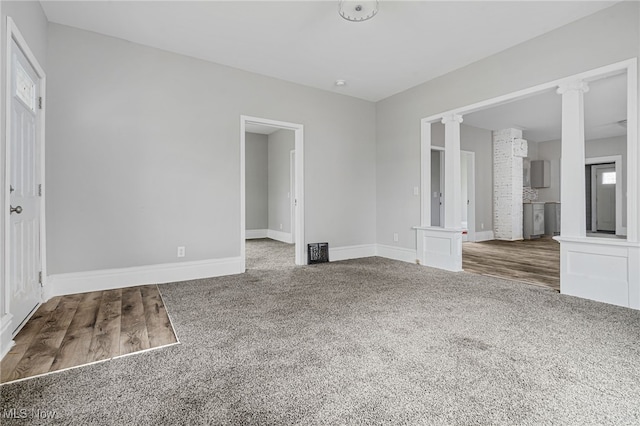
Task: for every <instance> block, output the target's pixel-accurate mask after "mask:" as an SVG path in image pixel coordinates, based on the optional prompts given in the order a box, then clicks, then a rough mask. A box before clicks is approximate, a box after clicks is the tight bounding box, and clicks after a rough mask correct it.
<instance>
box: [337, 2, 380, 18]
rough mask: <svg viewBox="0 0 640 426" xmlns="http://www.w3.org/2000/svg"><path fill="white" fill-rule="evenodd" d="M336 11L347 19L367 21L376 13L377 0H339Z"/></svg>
mask: <svg viewBox="0 0 640 426" xmlns="http://www.w3.org/2000/svg"><path fill="white" fill-rule="evenodd" d="M338 13H339V14H340V16H342V17H343V18H344V19H346V20H347V21H351V22H362V21H368V20H369V19H371V18H373V17H374V16H376V14H377V13H378V0H361V1H352V0H341V1H340V3H339V6H338Z"/></svg>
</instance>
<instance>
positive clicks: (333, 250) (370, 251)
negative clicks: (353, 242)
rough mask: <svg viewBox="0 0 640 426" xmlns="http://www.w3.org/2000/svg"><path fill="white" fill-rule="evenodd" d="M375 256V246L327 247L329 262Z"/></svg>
mask: <svg viewBox="0 0 640 426" xmlns="http://www.w3.org/2000/svg"><path fill="white" fill-rule="evenodd" d="M375 255H376V245H375V244H362V245H357V246H344V247H329V260H330V261H331V262H335V261H339V260H347V259H360V258H362V257H371V256H375Z"/></svg>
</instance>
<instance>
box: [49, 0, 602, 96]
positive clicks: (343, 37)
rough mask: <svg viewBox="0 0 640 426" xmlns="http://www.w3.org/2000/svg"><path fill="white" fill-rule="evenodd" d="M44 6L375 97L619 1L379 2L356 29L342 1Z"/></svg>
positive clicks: (64, 18) (81, 20) (62, 17)
mask: <svg viewBox="0 0 640 426" xmlns="http://www.w3.org/2000/svg"><path fill="white" fill-rule="evenodd" d="M41 3H42V6H43V9H44V11H45V13H46V15H47V18H48V19H49V21H51V22H55V23H59V24H63V25H69V26H72V27H77V28H81V29H85V30H89V31H94V32H97V33H101V34H105V35H109V36H113V37H118V38H121V39H125V40H128V41H132V42H136V43H140V44H144V45H148V46H153V47H156V48H160V49H164V50H168V51H171V52H176V53H181V54H184V55H189V56H193V57H196V58H200V59H205V60H208V61H212V62H216V63H219V64H224V65H228V66H232V67H236V68H239V69H243V70H247V71H252V72H256V73H259V74H263V75H268V76H271V77H276V78H279V79H283V80H287V81H291V82H295V83H299V84H303V85H307V86H311V87H316V88H319V89H323V90H329V91H332V92H338V93H343V94H345V95H349V96H354V97H358V98H362V99H366V100H369V101H378V100H380V99H384V98H386V97H388V96H391V95H393V94H395V93H398V92H401V91H403V90H406V89H409V88H411V87H413V86H415V85H418V84H420V83H423V82H425V81H428V80H430V79H433V78H435V77H437V76H440V75H443V74H446V73H447V72H450V71H452V70H454V69H457V68H460V67H463V66H465V65H468V64H470V63H472V62H475V61H477V60H480V59H482V58H484V57H487V56H489V55H492V54H494V53H497V52H499V51H502V50H504V49H507V48H509V47H511V46H514V45H516V44H519V43H522V42H524V41H526V40H529V39H531V38H534V37H536V36H539V35H541V34H543V33H545V32H548V31H550V30H553V29H554V28H558V27H560V26H562V25H565V24H567V23H569V22H572V21H575V20H577V19H580V18H582V17H584V16H586V15H589V14H592V13H595V12H597V11H598V10H601V9H603V8H606V7H609V6H611V5H613V4H614V3H615V1H498V2H486V1H446V2H445V1H440V2H435V1H392V0H381V1H380V11H379V13H378V15H377V16H376V17H374V18H373V19H371V20H369V21H366V22H357V23H353V22H348V21H345V20H344V19H342V18H341V17H340V16H339V15H338V11H337V9H338V1H337V0H327V1H285V2H274V1H256V2H249V1H227V2H222V1H196V2H191V1H101V0H94V1H71V2H58V1H45V0H43V1H42V2H41ZM337 79H344V80H346V81H347V84H346V85H345V86H342V87H336V86H335V85H334V81H335V80H337Z"/></svg>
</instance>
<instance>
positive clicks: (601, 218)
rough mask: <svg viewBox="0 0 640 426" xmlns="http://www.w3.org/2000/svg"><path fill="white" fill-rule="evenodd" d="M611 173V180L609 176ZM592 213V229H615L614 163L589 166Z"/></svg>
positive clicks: (605, 230) (609, 230)
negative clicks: (593, 225)
mask: <svg viewBox="0 0 640 426" xmlns="http://www.w3.org/2000/svg"><path fill="white" fill-rule="evenodd" d="M612 175H613V180H612V181H611V180H610V177H611V176H612ZM591 176H592V182H593V183H592V185H593V186H592V194H593V196H592V205H593V209H592V212H593V213H592V214H593V220H595V228H593V230H594V231H604V232H615V230H616V185H617V183H616V181H617V179H616V169H615V165H598V166H593V167H592V168H591Z"/></svg>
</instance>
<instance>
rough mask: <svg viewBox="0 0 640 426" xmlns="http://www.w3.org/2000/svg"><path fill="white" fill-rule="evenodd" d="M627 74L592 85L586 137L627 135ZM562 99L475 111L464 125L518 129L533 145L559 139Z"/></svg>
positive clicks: (549, 95) (548, 95)
mask: <svg viewBox="0 0 640 426" xmlns="http://www.w3.org/2000/svg"><path fill="white" fill-rule="evenodd" d="M626 90H627V75H626V73H625V74H620V75H617V76H613V77H609V78H604V79H600V80H596V81H593V82H590V83H589V91H588V92H587V93H586V94H585V95H584V117H585V138H586V139H589V140H591V139H603V138H610V137H615V136H622V135H626V133H627V129H626V127H624V126H621V125H620V124H619V122H620V121H621V120H626V118H627V92H626ZM561 119H562V97H561V96H560V95H558V94H557V93H556V92H555V90H549V91H547V92H544V93H541V94H538V95H535V96H531V97H528V98H525V99H520V100H516V101H513V102H509V103H506V104H503V105H500V106H497V107H493V108H489V109H485V110H482V111H478V112H474V113H471V114H468V115H465V116H464V117H463V120H464V124H468V125H471V126H474V127H480V128H482V129H487V130H499V129H506V128H516V129H520V130H523V138H524V139H526V140H528V141H531V142H543V141H551V140H559V139H560V135H561Z"/></svg>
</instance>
